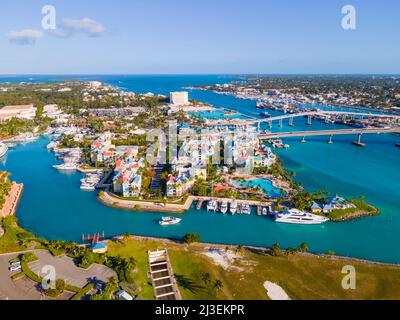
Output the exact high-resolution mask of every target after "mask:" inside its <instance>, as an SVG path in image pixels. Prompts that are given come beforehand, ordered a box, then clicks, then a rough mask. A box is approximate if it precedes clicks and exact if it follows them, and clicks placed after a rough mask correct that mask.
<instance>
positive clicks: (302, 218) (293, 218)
mask: <svg viewBox="0 0 400 320" xmlns="http://www.w3.org/2000/svg"><path fill="white" fill-rule="evenodd" d="M327 221H329V219H328V218H326V217H323V216H318V215H315V214H311V213H308V212H303V211H300V210H298V209H289V210H288V211H286V212H281V213H277V214H276V215H275V222H279V223H289V224H308V225H313V224H322V223H325V222H327Z"/></svg>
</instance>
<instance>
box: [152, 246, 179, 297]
mask: <svg viewBox="0 0 400 320" xmlns="http://www.w3.org/2000/svg"><path fill="white" fill-rule="evenodd" d="M147 254H148V258H149V266H150V272H149V275H150V278H151V281H152V284H153V290H154V296H155V298H156V300H182V296H181V294H180V292H179V288H178V285H177V283H176V280H175V276H174V272H173V270H172V266H171V262H170V260H169V255H168V251H167V249H164V250H159V251H153V252H152V251H149V252H148V253H147Z"/></svg>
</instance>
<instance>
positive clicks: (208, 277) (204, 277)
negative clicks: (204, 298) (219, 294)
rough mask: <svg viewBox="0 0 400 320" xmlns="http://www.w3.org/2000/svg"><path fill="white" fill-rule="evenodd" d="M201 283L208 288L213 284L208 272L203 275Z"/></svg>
mask: <svg viewBox="0 0 400 320" xmlns="http://www.w3.org/2000/svg"><path fill="white" fill-rule="evenodd" d="M201 281H203V282H204V284H205V285H206V286H207V285H208V284H210V282H211V275H210V274H209V273H208V272H206V273H203V274H202V275H201Z"/></svg>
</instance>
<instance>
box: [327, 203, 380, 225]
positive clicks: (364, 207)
mask: <svg viewBox="0 0 400 320" xmlns="http://www.w3.org/2000/svg"><path fill="white" fill-rule="evenodd" d="M349 202H351V203H353V204H354V205H355V206H356V208H349V209H344V210H333V211H331V212H330V213H329V214H328V217H329V218H330V219H331V220H332V221H342V220H346V218H347V219H349V218H357V217H360V218H361V217H366V216H370V215H375V214H379V209H377V208H375V207H374V206H372V205H370V204H368V203H365V202H362V201H360V200H350V201H349Z"/></svg>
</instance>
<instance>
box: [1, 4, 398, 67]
mask: <svg viewBox="0 0 400 320" xmlns="http://www.w3.org/2000/svg"><path fill="white" fill-rule="evenodd" d="M46 4H50V5H53V6H54V7H55V8H56V10H57V11H56V13H57V30H56V32H55V34H49V33H48V32H45V31H43V30H42V28H41V20H42V14H41V9H42V7H43V6H44V5H46ZM347 4H351V5H353V6H354V7H355V8H356V12H357V29H356V30H352V31H346V30H344V29H343V28H342V27H341V19H342V13H341V9H342V7H343V6H344V5H347ZM0 9H1V10H0V12H1V14H0V52H1V55H0V57H1V62H0V74H110V73H113V74H121V73H123V74H150V73H151V74H164V73H166V74H198V73H199V74H200V73H390V74H399V73H400V19H399V18H398V15H399V12H400V1H398V0H381V1H378V0H347V1H340V0H329V1H323V0H302V1H297V0H213V1H211V0H201V1H200V0H186V1H185V0H168V1H167V0H151V1H149V0H112V1H111V0H110V1H107V0H80V1H78V0H45V1H39V0H2V1H1V3H0ZM26 36H28V39H29V41H26V40H27V39H26V38H24V37H26ZM21 37H22V38H21ZM27 42H28V43H27Z"/></svg>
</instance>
